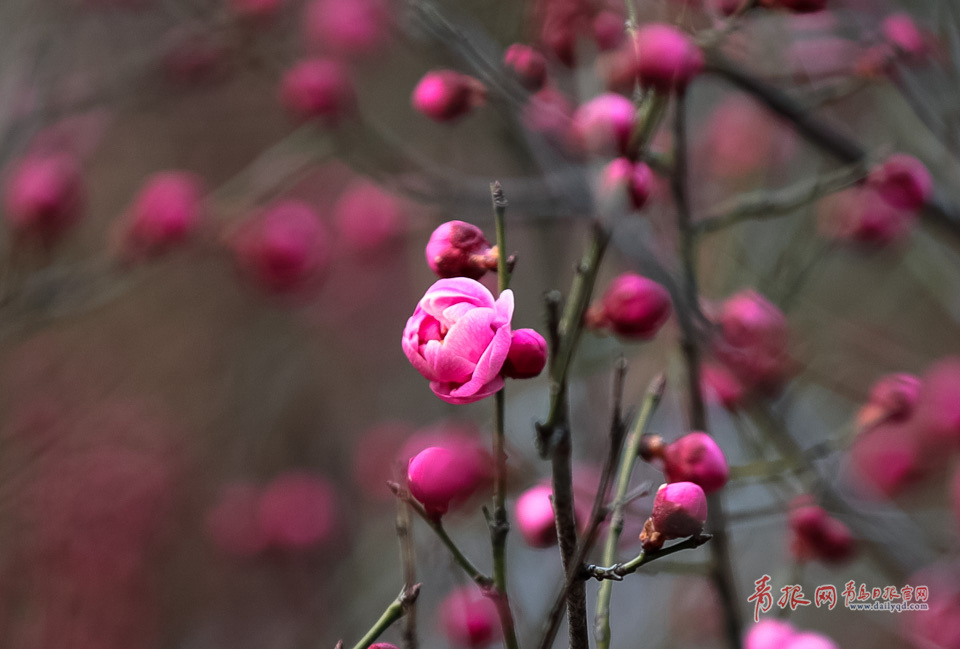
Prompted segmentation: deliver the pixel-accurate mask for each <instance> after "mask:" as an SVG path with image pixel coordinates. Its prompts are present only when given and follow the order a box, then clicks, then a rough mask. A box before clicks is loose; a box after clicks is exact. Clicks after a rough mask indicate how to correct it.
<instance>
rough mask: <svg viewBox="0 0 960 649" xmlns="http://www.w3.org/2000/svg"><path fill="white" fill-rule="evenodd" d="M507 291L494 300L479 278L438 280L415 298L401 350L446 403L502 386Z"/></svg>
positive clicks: (508, 307)
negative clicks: (414, 307)
mask: <svg viewBox="0 0 960 649" xmlns="http://www.w3.org/2000/svg"><path fill="white" fill-rule="evenodd" d="M512 317H513V293H512V292H511V291H510V290H506V291H504V292H503V293H501V294H500V297H499V298H497V299H496V300H495V299H494V297H493V295H492V294H491V293H490V291H489V290H487V288H486V287H485V286H484V285H483V284H481V283H480V282H478V281H476V280H473V279H469V278H466V277H456V278H451V279H441V280H438V281H437V282H436V283H434V284H433V286H431V287H430V288H429V289H428V290H427V293H426V295H424V296H423V298H422V299H421V300H420V303H419V304H418V305H417V308H416V310H415V311H414V313H413V315H412V316H411V317H410V319H409V320H407V325H406V327H405V328H404V331H403V351H404V353H405V354H406V355H407V358H408V359H409V360H410V363H411V364H412V365H413V367H414V368H415V369H416V370H417V371H418V372H420V374H421V375H422V376H423V377H424V378H425V379H427V380H428V381H430V389H431V390H433V392H434V394H436V395H437V396H438V397H440V398H441V399H443V400H444V401H446V402H448V403H455V404H462V403H473V402H474V401H479V400H480V399H483V398H485V397H489V396H490V395H492V394H494V393H495V392H498V391H499V390H500V389H501V388H502V387H503V377H502V376H501V375H500V372H501V370H502V369H503V364H504V362H505V361H506V359H507V355H508V354H509V352H510V342H511V330H510V320H511V318H512Z"/></svg>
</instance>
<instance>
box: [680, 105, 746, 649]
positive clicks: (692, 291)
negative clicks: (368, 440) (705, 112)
mask: <svg viewBox="0 0 960 649" xmlns="http://www.w3.org/2000/svg"><path fill="white" fill-rule="evenodd" d="M673 128H674V146H675V147H676V154H675V162H674V172H673V174H672V175H671V178H670V186H671V189H672V191H673V200H674V203H676V207H677V227H678V229H679V231H680V257H681V262H682V266H683V289H684V304H682V305H681V308H679V309H677V318H678V320H679V322H680V332H681V342H680V347H681V350H682V351H683V358H684V363H685V365H686V370H687V393H688V394H687V397H688V404H687V406H688V414H689V419H690V421H689V423H690V427H691V428H692V429H694V430H701V431H704V432H708V431H707V412H706V408H705V407H704V402H703V392H702V388H701V385H700V347H699V345H698V343H697V332H696V329H695V327H694V323H693V317H692V314H693V313H694V311H695V310H696V309H698V308H699V307H698V304H699V301H700V294H699V288H698V286H697V269H696V238H695V235H696V233H695V231H694V228H693V222H692V219H691V217H690V205H689V202H688V200H687V186H686V183H687V125H686V97H685V96H684V95H683V94H680V95H678V96H677V101H676V112H675V115H674V122H673ZM707 505H708V507H709V512H710V513H709V517H708V519H707V531H708V532H709V533H710V534H712V535H713V542H712V543H711V544H710V550H711V552H712V554H713V567H712V570H711V578H712V580H713V584H714V587H715V588H716V590H717V595H718V596H719V599H720V604H721V606H722V608H723V620H724V631H725V632H726V636H727V643H728V645H729V646H730V647H731V648H732V649H738V648H739V647H740V642H741V636H742V622H741V620H740V611H739V607H738V606H737V602H738V600H737V593H736V587H735V584H734V575H733V565H732V563H731V561H730V551H729V539H728V537H727V524H726V517H725V515H724V511H723V500H722V498H721V496H720V494H719V493H713V494H710V496H709V497H708V498H707Z"/></svg>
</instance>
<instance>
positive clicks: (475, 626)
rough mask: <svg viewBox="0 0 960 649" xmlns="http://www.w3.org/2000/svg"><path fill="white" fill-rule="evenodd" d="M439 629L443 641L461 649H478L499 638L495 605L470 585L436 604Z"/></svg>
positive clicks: (498, 624) (498, 623)
mask: <svg viewBox="0 0 960 649" xmlns="http://www.w3.org/2000/svg"><path fill="white" fill-rule="evenodd" d="M440 626H441V628H442V629H443V633H444V635H445V636H446V637H447V640H448V641H449V642H450V643H451V644H453V645H455V646H457V647H461V648H462V649H479V648H480V647H484V646H486V645H488V644H490V643H492V642H495V641H497V640H498V639H499V638H500V635H501V631H500V618H499V616H498V615H497V605H496V604H495V603H494V601H493V600H492V599H490V598H489V597H484V596H483V595H482V594H481V593H480V592H479V591H478V590H477V588H476V586H473V585H472V584H471V585H469V586H464V587H463V588H460V589H458V590H455V591H453V592H451V593H450V594H449V595H447V596H446V597H445V598H444V600H443V602H442V603H441V604H440Z"/></svg>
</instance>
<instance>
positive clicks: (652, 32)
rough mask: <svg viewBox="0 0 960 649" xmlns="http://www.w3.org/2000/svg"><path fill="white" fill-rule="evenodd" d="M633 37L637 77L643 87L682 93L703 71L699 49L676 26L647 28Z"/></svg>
mask: <svg viewBox="0 0 960 649" xmlns="http://www.w3.org/2000/svg"><path fill="white" fill-rule="evenodd" d="M634 38H635V47H636V75H637V78H638V79H639V81H640V85H642V86H647V87H652V88H656V89H657V90H660V91H662V92H669V91H672V90H677V91H683V89H684V88H686V87H687V84H688V83H690V81H691V80H692V79H693V78H694V77H695V76H697V75H698V74H700V72H701V70H703V54H702V53H701V52H700V48H699V47H697V45H696V43H694V42H693V39H692V38H690V36H688V35H687V34H685V33H684V32H682V31H680V30H679V29H677V28H676V27H673V26H671V25H665V24H652V25H646V26H645V27H643V28H641V29H640V30H639V31H637V34H636V36H635V37H634Z"/></svg>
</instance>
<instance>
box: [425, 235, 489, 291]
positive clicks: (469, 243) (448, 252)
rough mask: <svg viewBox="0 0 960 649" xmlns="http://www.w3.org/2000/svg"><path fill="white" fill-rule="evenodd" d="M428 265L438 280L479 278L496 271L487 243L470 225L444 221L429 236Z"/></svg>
mask: <svg viewBox="0 0 960 649" xmlns="http://www.w3.org/2000/svg"><path fill="white" fill-rule="evenodd" d="M426 255H427V264H428V265H429V266H430V270H432V271H433V272H434V273H436V274H437V276H438V277H469V278H470V279H480V278H481V277H483V276H484V275H486V274H487V271H488V270H491V269H493V268H496V263H497V259H496V256H495V253H494V252H493V250H492V249H491V246H490V242H489V241H487V238H486V237H485V236H483V232H482V231H481V230H480V228H478V227H477V226H475V225H473V224H472V223H465V222H463V221H447V222H446V223H444V224H443V225H441V226H440V227H438V228H437V229H436V230H434V231H433V234H431V235H430V241H428V242H427V248H426Z"/></svg>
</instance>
